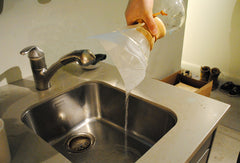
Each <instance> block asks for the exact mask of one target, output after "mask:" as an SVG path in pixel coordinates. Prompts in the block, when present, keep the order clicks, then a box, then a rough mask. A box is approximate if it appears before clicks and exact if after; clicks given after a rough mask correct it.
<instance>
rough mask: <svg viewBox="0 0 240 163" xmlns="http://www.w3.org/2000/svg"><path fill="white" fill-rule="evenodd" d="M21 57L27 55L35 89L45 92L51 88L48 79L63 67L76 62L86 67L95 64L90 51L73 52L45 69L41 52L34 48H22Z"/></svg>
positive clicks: (94, 57) (94, 58) (93, 56)
mask: <svg viewBox="0 0 240 163" xmlns="http://www.w3.org/2000/svg"><path fill="white" fill-rule="evenodd" d="M20 54H21V55H25V54H28V57H29V59H30V63H31V68H32V72H33V77H34V81H35V86H36V89H38V90H46V89H48V88H50V87H51V84H50V79H51V78H52V76H53V75H54V74H55V73H56V72H57V71H58V70H59V69H60V68H61V67H62V66H64V65H66V64H68V63H71V62H78V64H79V65H82V66H87V65H90V64H92V63H94V62H95V60H96V56H95V55H94V54H93V53H92V52H91V51H90V50H75V51H73V52H71V53H69V54H67V55H65V56H63V57H62V58H60V59H59V60H58V61H57V62H55V63H54V64H53V65H52V66H50V67H49V69H47V66H46V63H45V56H44V53H43V51H42V50H41V49H40V48H38V47H36V46H29V47H26V48H24V49H23V50H22V51H21V52H20Z"/></svg>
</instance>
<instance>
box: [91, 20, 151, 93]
mask: <svg viewBox="0 0 240 163" xmlns="http://www.w3.org/2000/svg"><path fill="white" fill-rule="evenodd" d="M139 26H142V24H139ZM93 38H96V39H98V40H99V41H100V43H101V44H102V45H103V47H104V49H105V50H106V52H107V54H108V55H110V57H111V59H112V61H113V62H114V64H115V65H116V67H117V69H118V71H119V72H120V75H121V77H122V79H123V81H124V84H125V88H126V92H130V91H131V90H132V89H134V88H135V87H136V86H137V85H138V84H139V83H140V82H141V81H142V80H143V79H144V77H145V74H146V69H147V65H148V57H149V54H150V46H149V42H148V40H147V39H146V38H145V36H144V35H143V34H142V33H140V32H138V31H137V30H136V26H134V27H128V28H126V29H122V30H117V31H114V32H111V33H106V34H102V35H97V36H94V37H93Z"/></svg>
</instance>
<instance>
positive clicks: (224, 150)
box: [208, 82, 240, 163]
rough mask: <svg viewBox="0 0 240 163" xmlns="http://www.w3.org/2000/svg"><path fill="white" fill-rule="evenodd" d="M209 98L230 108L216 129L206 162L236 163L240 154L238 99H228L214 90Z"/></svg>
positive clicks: (239, 110) (239, 102) (239, 101)
mask: <svg viewBox="0 0 240 163" xmlns="http://www.w3.org/2000/svg"><path fill="white" fill-rule="evenodd" d="M223 83H224V82H223ZM211 98H214V99H217V100H219V101H222V102H225V103H228V104H230V105H231V108H230V110H229V112H228V113H227V114H226V115H225V117H224V118H223V119H222V121H221V122H220V125H219V127H218V129H217V132H216V135H215V138H214V141H213V146H212V150H211V153H210V157H209V161H208V162H209V163H237V157H238V154H239V152H240V97H229V96H227V95H226V94H223V93H222V92H221V91H219V90H215V91H213V92H212V93H211Z"/></svg>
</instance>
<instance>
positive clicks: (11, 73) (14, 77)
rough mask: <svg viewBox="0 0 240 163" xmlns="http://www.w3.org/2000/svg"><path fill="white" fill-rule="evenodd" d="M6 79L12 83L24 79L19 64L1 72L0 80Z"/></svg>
mask: <svg viewBox="0 0 240 163" xmlns="http://www.w3.org/2000/svg"><path fill="white" fill-rule="evenodd" d="M3 79H6V80H7V83H8V84H9V83H12V82H15V81H18V80H21V79H22V72H21V70H20V68H19V67H18V66H15V67H12V68H10V69H8V70H6V71H5V72H3V73H2V74H0V82H1V81H2V80H3Z"/></svg>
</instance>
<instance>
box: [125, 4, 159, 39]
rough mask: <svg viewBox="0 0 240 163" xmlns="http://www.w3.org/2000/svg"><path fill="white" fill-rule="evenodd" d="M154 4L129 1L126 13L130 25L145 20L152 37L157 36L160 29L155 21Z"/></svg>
mask: <svg viewBox="0 0 240 163" xmlns="http://www.w3.org/2000/svg"><path fill="white" fill-rule="evenodd" d="M153 2H154V0H129V2H128V6H127V9H126V11H125V18H126V21H127V24H128V25H132V24H135V23H136V22H138V21H141V20H143V21H144V22H145V23H146V25H147V27H148V29H149V31H150V32H151V34H152V35H154V36H155V35H157V33H158V28H157V25H156V23H155V21H154V19H153V13H152V9H153Z"/></svg>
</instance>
